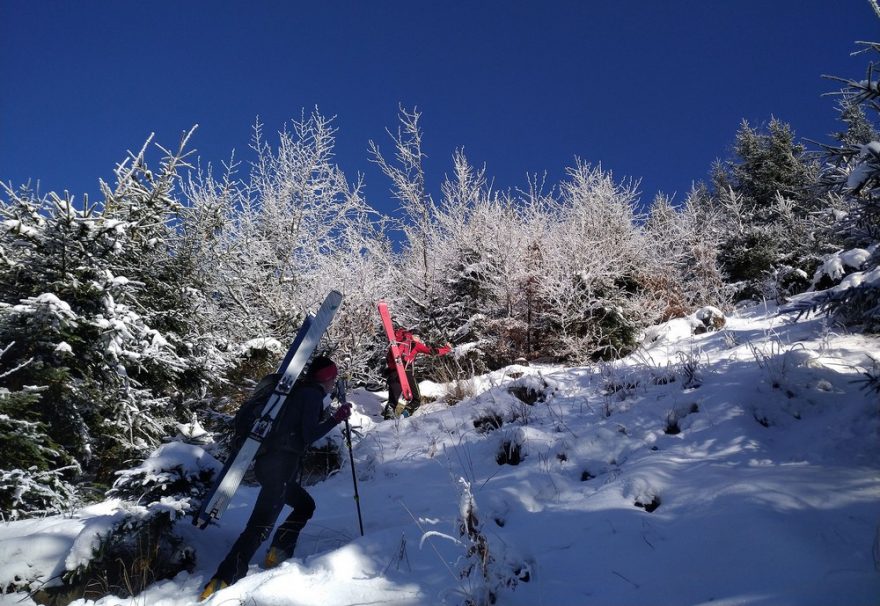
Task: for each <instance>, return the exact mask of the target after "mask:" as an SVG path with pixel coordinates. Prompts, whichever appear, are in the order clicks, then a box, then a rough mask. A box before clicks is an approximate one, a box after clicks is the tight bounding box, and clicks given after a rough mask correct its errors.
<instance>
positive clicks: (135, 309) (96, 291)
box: [0, 135, 204, 482]
mask: <svg viewBox="0 0 880 606" xmlns="http://www.w3.org/2000/svg"><path fill="white" fill-rule="evenodd" d="M188 137H189V135H186V136H185V137H184V139H183V141H182V143H181V147H180V148H179V149H178V150H177V151H175V152H169V151H167V150H164V152H165V155H164V158H163V159H162V160H161V162H160V168H159V170H157V171H156V172H155V173H154V172H152V171H151V170H150V169H149V168H148V167H147V165H146V160H145V157H146V153H147V150H148V146H147V145H145V146H144V148H142V149H141V151H140V152H139V153H137V154H132V155H131V156H130V158H129V159H128V160H127V161H125V162H123V163H121V164H120V165H119V166H118V167H117V169H116V179H117V182H116V185H115V187H114V188H112V189H111V188H110V186H109V185H107V184H106V183H103V182H102V183H101V189H102V192H103V197H104V200H103V201H102V202H101V203H100V204H90V203H89V202H88V201H85V203H84V205H83V206H82V207H81V208H78V207H77V206H75V205H74V203H73V199H72V198H71V197H70V196H69V195H65V196H64V197H61V196H58V195H56V194H54V193H51V194H49V195H48V196H46V197H37V196H36V195H34V194H33V193H32V192H30V191H28V190H18V191H15V190H13V189H12V188H11V187H5V188H4V191H5V193H6V196H7V197H6V199H4V200H2V203H0V215H2V219H3V221H2V230H0V342H4V343H7V344H9V347H8V350H7V351H6V353H5V355H4V356H3V357H2V359H0V365H2V366H3V372H2V373H0V374H2V375H3V376H2V377H0V388H2V389H3V390H5V391H6V392H8V393H16V392H21V391H22V390H24V389H25V388H26V387H27V386H39V387H41V390H40V391H39V392H38V393H37V394H35V395H36V397H35V399H34V400H33V401H32V403H31V404H30V405H29V406H28V409H27V416H24V417H18V421H20V422H29V423H38V424H39V425H38V426H35V427H39V428H40V431H43V430H44V431H45V434H46V436H47V437H48V439H49V440H51V443H52V446H50V448H53V449H54V445H57V451H58V456H57V457H56V461H55V464H56V465H57V466H58V467H67V466H69V465H71V464H75V465H79V466H80V468H81V469H82V472H83V473H82V474H81V475H79V476H78V478H77V479H78V480H80V481H83V480H85V481H90V480H97V481H99V482H102V481H105V480H106V479H108V478H109V476H110V474H111V473H112V472H113V471H114V470H115V469H118V466H119V465H120V464H121V462H122V461H124V460H127V459H130V458H132V457H137V456H139V455H142V454H144V453H146V452H148V451H149V449H150V448H151V447H153V446H155V445H156V444H157V443H158V441H159V439H160V438H161V437H162V436H164V435H165V434H166V431H167V428H168V427H169V425H170V423H171V422H172V421H173V420H174V418H175V416H177V415H178V414H180V412H181V406H182V403H183V402H184V401H185V399H186V398H187V395H188V393H190V392H192V393H195V392H198V391H199V389H200V387H201V385H202V384H203V382H204V379H203V370H204V369H203V368H202V362H201V361H200V358H199V356H198V355H197V354H198V352H197V351H196V347H195V346H194V345H193V342H192V340H190V339H189V337H190V336H192V333H193V329H192V326H191V325H190V318H192V317H194V316H196V315H197V314H196V313H195V311H196V310H195V306H196V305H197V304H198V300H199V297H198V296H197V293H195V292H193V289H192V288H191V285H190V284H189V283H188V282H187V271H186V267H185V265H183V264H181V262H182V261H183V260H182V259H179V258H178V257H177V256H175V254H174V249H175V244H176V231H175V227H174V225H175V222H176V220H177V210H178V209H179V208H178V204H177V202H176V200H175V198H174V187H175V183H176V175H177V171H178V170H179V168H180V167H182V166H183V165H185V156H186V154H185V152H184V146H185V144H186V141H187V140H188ZM149 142H150V141H148V144H149ZM20 463H21V464H22V465H25V464H26V461H21V462H20ZM32 463H33V464H36V465H38V466H39V465H40V464H41V463H40V459H39V457H37V458H36V459H35V460H34V461H33V462H32ZM6 471H9V470H6Z"/></svg>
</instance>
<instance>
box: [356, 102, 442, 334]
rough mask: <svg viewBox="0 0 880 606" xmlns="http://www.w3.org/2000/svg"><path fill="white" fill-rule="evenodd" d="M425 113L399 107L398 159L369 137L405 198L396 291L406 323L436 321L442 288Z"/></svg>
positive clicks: (397, 193) (378, 158) (401, 198)
mask: <svg viewBox="0 0 880 606" xmlns="http://www.w3.org/2000/svg"><path fill="white" fill-rule="evenodd" d="M420 119H421V113H420V112H419V111H418V110H417V109H412V110H407V109H405V108H403V107H401V108H400V114H399V120H400V124H399V126H398V130H397V133H396V134H393V133H391V131H389V135H390V136H391V138H392V140H393V142H394V153H395V156H394V160H393V161H392V160H389V159H388V158H387V157H386V156H385V155H384V154H383V153H382V151H381V149H380V147H379V145H378V144H376V143H374V142H373V141H371V142H370V152H371V155H372V159H373V161H374V162H375V163H376V164H377V165H378V166H379V167H380V168H381V169H382V172H383V173H385V175H386V176H387V177H388V178H389V179H390V180H391V185H392V189H391V191H392V195H393V196H394V197H395V198H396V199H397V200H398V201H400V204H401V210H402V211H403V218H402V219H401V220H400V221H398V222H397V224H396V226H395V227H396V228H397V229H399V230H400V231H401V232H402V233H403V235H404V243H403V251H402V252H401V254H400V255H399V259H398V269H399V273H398V277H399V279H398V281H397V282H398V285H397V289H396V292H395V293H394V297H393V299H392V300H394V302H395V303H399V305H395V308H396V309H397V310H399V311H398V317H399V318H400V320H401V321H402V322H403V323H405V324H410V325H412V324H416V323H417V322H415V321H414V320H415V319H416V318H418V319H419V322H425V323H427V324H429V325H430V324H431V323H432V314H433V313H434V310H436V309H437V299H436V297H437V296H438V294H439V291H440V290H441V286H440V282H439V276H438V273H437V262H438V259H437V255H436V253H437V251H438V248H437V242H438V241H440V240H441V238H440V237H439V235H438V234H437V233H436V230H437V207H436V204H435V202H434V199H433V198H432V196H431V194H430V193H429V192H428V190H427V187H426V185H425V169H424V165H423V162H424V159H425V154H424V152H423V151H422V130H421V126H420V124H419V120H420Z"/></svg>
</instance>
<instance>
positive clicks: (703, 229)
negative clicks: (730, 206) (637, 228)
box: [643, 187, 729, 321]
mask: <svg viewBox="0 0 880 606" xmlns="http://www.w3.org/2000/svg"><path fill="white" fill-rule="evenodd" d="M706 195H707V192H706V191H705V189H704V188H701V187H695V188H693V189H692V190H691V191H690V192H689V193H688V196H687V198H686V199H685V201H684V202H683V203H682V204H681V205H680V206H675V205H673V203H672V201H671V200H670V199H669V198H668V197H666V196H663V195H659V196H657V198H655V200H654V204H653V205H652V206H651V209H650V214H649V216H648V219H647V221H645V224H644V226H643V231H644V235H645V244H646V246H647V247H648V248H649V250H650V251H651V253H652V254H651V259H652V261H653V264H652V267H651V270H650V272H649V273H650V275H649V276H647V277H646V279H645V281H646V288H648V289H649V290H651V291H652V292H654V293H656V295H657V296H658V297H659V298H662V299H663V300H665V303H666V309H664V310H663V312H662V313H661V316H660V317H659V318H658V319H659V320H664V321H665V320H668V319H670V318H674V317H680V316H684V315H687V314H689V313H692V312H693V311H694V310H695V309H696V308H698V307H702V306H704V305H714V306H718V307H724V306H725V305H726V304H727V303H728V298H729V294H728V293H727V292H726V288H725V284H724V281H723V277H722V273H721V268H720V266H719V263H718V247H719V243H720V237H719V234H718V229H717V224H718V222H719V221H720V217H719V216H718V211H717V210H713V209H712V208H711V207H710V206H708V205H705V204H702V203H701V202H700V199H701V197H703V196H706ZM707 211H708V212H707Z"/></svg>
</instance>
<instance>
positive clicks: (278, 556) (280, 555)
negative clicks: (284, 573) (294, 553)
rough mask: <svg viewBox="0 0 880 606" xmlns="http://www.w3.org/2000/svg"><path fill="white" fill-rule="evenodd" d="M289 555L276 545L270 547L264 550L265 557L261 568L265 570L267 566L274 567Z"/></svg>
mask: <svg viewBox="0 0 880 606" xmlns="http://www.w3.org/2000/svg"><path fill="white" fill-rule="evenodd" d="M289 557H290V556H288V555H287V554H286V553H284V552H283V551H281V550H280V549H278V548H277V547H270V548H269V551H267V552H266V559H265V560H263V568H265V569H266V570H268V569H269V568H275V567H276V566H278V564H280V563H281V562H283V561H284V560H286V559H288V558H289Z"/></svg>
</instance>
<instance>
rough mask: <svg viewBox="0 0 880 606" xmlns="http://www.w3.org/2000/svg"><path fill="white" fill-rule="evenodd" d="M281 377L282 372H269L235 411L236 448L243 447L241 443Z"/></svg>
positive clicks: (234, 441) (234, 439)
mask: <svg viewBox="0 0 880 606" xmlns="http://www.w3.org/2000/svg"><path fill="white" fill-rule="evenodd" d="M280 379H281V374H280V373H272V374H268V375H266V376H265V377H263V378H262V379H260V382H259V383H257V386H256V387H254V391H253V392H251V395H250V397H248V399H247V400H245V401H244V403H243V404H242V405H241V408H239V409H238V412H236V413H235V419H234V420H233V421H232V423H233V429H234V431H235V433H234V435H233V439H232V444H233V446H235V448H236V449H238V448H241V445H242V444H244V441H245V440H246V439H247V437H248V434H250V432H251V429H252V428H253V426H254V423H256V422H257V419H259V418H260V414H261V413H262V412H263V407H264V406H266V402H268V401H269V398H270V397H271V396H272V392H273V391H275V386H276V385H278V381H279V380H280Z"/></svg>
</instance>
